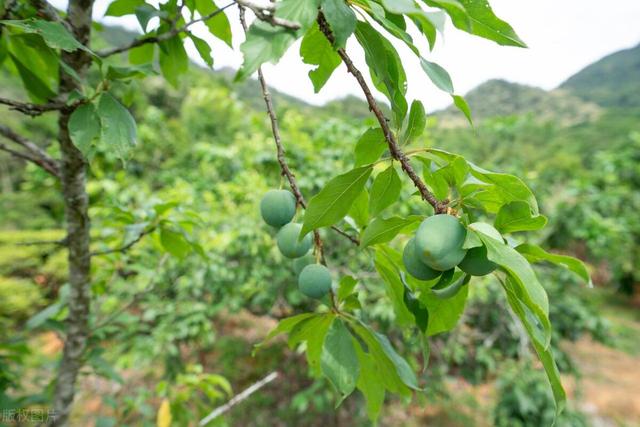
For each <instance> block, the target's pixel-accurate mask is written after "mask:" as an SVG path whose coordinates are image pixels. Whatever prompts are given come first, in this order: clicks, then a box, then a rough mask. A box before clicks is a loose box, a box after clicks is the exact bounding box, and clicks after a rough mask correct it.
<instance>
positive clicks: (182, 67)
mask: <svg viewBox="0 0 640 427" xmlns="http://www.w3.org/2000/svg"><path fill="white" fill-rule="evenodd" d="M159 46H160V61H159V62H160V70H161V71H162V75H163V76H164V77H165V79H167V81H168V82H169V83H171V85H172V86H174V87H178V77H179V76H180V75H182V74H185V73H186V72H187V71H188V70H189V57H188V56H187V52H186V51H185V49H184V45H183V44H182V40H181V39H180V37H179V36H173V37H171V38H170V39H169V40H165V41H162V42H160V44H159Z"/></svg>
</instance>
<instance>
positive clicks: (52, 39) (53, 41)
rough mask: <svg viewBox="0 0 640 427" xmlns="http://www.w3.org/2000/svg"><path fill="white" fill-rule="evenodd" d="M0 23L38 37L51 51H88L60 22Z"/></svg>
mask: <svg viewBox="0 0 640 427" xmlns="http://www.w3.org/2000/svg"><path fill="white" fill-rule="evenodd" d="M0 23H2V24H3V25H8V26H11V27H16V28H20V29H22V30H24V31H26V32H28V33H35V34H38V35H40V36H41V37H42V38H43V40H44V41H45V43H46V44H47V45H48V46H49V47H51V48H52V49H62V50H64V51H67V52H73V51H74V50H76V49H83V50H88V49H87V48H86V47H85V46H84V45H83V44H82V43H80V42H79V41H78V40H76V39H75V38H74V37H73V35H72V34H71V33H70V32H69V31H68V30H67V29H66V28H65V27H64V25H62V24H61V23H60V22H52V21H43V20H40V19H28V20H24V21H0Z"/></svg>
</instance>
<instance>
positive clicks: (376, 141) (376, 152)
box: [354, 128, 387, 166]
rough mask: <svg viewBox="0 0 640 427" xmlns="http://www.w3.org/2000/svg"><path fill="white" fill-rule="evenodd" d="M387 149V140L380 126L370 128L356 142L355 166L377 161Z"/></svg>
mask: <svg viewBox="0 0 640 427" xmlns="http://www.w3.org/2000/svg"><path fill="white" fill-rule="evenodd" d="M386 149H387V141H386V140H385V138H384V133H383V132H382V129H380V128H369V129H367V130H366V131H365V133H363V134H362V136H361V137H360V139H359V140H358V142H357V143H356V148H355V150H354V153H355V158H356V160H355V166H362V165H366V164H369V163H373V162H375V161H377V160H378V159H379V158H380V156H381V155H382V153H384V152H385V150H386Z"/></svg>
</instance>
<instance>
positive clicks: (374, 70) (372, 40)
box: [356, 21, 408, 123]
mask: <svg viewBox="0 0 640 427" xmlns="http://www.w3.org/2000/svg"><path fill="white" fill-rule="evenodd" d="M356 38H357V39H358V43H360V45H361V46H362V48H363V49H364V53H365V60H366V62H367V65H368V66H369V70H370V72H371V78H372V80H373V83H374V85H375V87H376V89H378V90H380V91H381V92H382V93H384V94H385V96H386V97H387V98H388V99H389V102H390V103H391V109H392V110H393V113H394V115H395V116H394V117H395V121H396V123H402V122H403V120H404V117H405V115H406V114H407V108H408V105H407V100H406V98H405V93H406V91H407V76H406V74H405V71H404V68H403V66H402V61H401V60H400V56H399V55H398V52H397V51H396V49H395V48H394V47H393V45H392V44H391V43H390V42H389V41H388V40H387V39H386V38H385V37H384V36H382V35H381V34H380V33H379V32H378V31H376V30H375V29H374V28H373V27H372V26H371V25H370V24H368V23H366V22H362V21H358V23H357V25H356Z"/></svg>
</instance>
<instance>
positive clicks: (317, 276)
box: [298, 264, 331, 299]
mask: <svg viewBox="0 0 640 427" xmlns="http://www.w3.org/2000/svg"><path fill="white" fill-rule="evenodd" d="M298 289H299V290H300V292H302V293H303V294H305V295H306V296H308V297H309V298H315V299H320V298H322V297H324V296H325V295H327V294H328V293H329V291H330V290H331V273H329V270H328V269H327V267H325V266H324V265H321V264H309V265H307V266H306V267H305V268H303V269H302V271H301V272H300V276H299V277H298Z"/></svg>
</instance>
